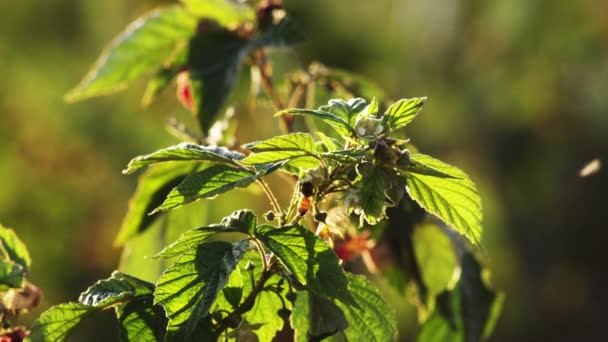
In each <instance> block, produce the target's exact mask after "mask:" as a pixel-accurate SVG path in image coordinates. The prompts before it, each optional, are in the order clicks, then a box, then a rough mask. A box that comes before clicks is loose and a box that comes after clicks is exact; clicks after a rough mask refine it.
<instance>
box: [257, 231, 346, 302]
mask: <svg viewBox="0 0 608 342" xmlns="http://www.w3.org/2000/svg"><path fill="white" fill-rule="evenodd" d="M255 236H256V237H257V238H258V239H260V241H262V243H263V244H264V245H265V246H266V247H268V249H269V250H270V251H271V252H273V253H274V254H275V255H276V256H277V257H278V258H279V260H281V262H282V263H283V264H285V266H286V267H287V269H289V271H291V272H292V273H293V274H294V276H295V277H296V278H297V279H298V281H300V282H301V283H302V284H304V285H308V287H309V288H310V289H311V290H312V291H314V292H315V293H317V294H319V295H321V296H325V297H329V298H338V297H346V296H347V293H346V285H347V281H346V277H345V276H344V271H343V270H342V268H341V267H340V265H339V260H338V257H337V256H336V254H335V253H334V251H333V250H332V249H331V248H330V247H329V246H328V245H327V244H326V243H325V242H323V240H321V239H319V237H317V236H316V235H315V234H313V233H312V232H311V231H309V230H307V229H305V228H304V227H301V226H297V225H294V226H287V227H283V228H275V227H271V226H260V227H258V229H257V230H256V232H255Z"/></svg>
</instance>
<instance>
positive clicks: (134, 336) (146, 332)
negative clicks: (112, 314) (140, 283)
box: [116, 295, 167, 342]
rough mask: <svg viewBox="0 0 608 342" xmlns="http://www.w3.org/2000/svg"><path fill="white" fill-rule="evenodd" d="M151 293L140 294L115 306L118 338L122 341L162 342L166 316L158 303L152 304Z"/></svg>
mask: <svg viewBox="0 0 608 342" xmlns="http://www.w3.org/2000/svg"><path fill="white" fill-rule="evenodd" d="M153 301H154V297H153V296H151V295H148V296H141V297H139V298H135V299H134V300H132V301H130V302H128V303H127V304H124V305H121V306H118V307H116V317H117V318H118V323H120V340H121V341H124V342H140V341H141V342H162V341H163V340H164V338H165V333H166V332H165V327H166V326H167V318H166V317H165V310H163V308H162V307H161V306H160V305H154V304H153Z"/></svg>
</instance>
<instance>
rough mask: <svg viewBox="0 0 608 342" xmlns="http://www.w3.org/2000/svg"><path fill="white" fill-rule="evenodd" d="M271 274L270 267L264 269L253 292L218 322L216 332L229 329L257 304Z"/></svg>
mask: <svg viewBox="0 0 608 342" xmlns="http://www.w3.org/2000/svg"><path fill="white" fill-rule="evenodd" d="M264 260H265V259H264ZM271 275H272V272H271V271H270V270H269V269H264V271H262V274H261V275H260V279H258V282H257V283H256V284H255V286H254V287H253V288H252V289H251V292H249V295H247V298H245V300H244V301H243V303H241V305H239V306H238V307H237V308H236V309H235V310H234V311H233V312H232V313H231V314H229V315H228V316H226V317H225V318H223V319H222V320H221V321H219V322H218V327H217V330H216V333H217V334H218V335H219V334H221V333H222V332H223V331H224V330H226V329H228V328H229V327H230V324H232V322H233V321H234V320H235V319H240V317H241V316H242V315H243V314H244V313H246V312H247V311H249V310H251V309H252V308H253V305H254V304H255V298H256V297H257V296H258V294H259V293H260V292H262V290H263V289H264V285H265V284H266V281H267V280H268V279H269V278H270V276H271Z"/></svg>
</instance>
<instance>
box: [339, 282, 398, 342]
mask: <svg viewBox="0 0 608 342" xmlns="http://www.w3.org/2000/svg"><path fill="white" fill-rule="evenodd" d="M346 276H347V278H348V291H349V292H350V294H351V295H352V298H353V302H352V303H350V302H349V303H342V302H340V301H338V302H337V304H338V306H339V307H340V308H341V309H342V311H343V312H344V315H345V316H346V319H347V320H348V328H346V329H345V330H344V331H343V332H342V333H343V334H344V336H345V337H346V340H347V341H350V342H368V341H374V342H382V341H394V340H396V337H397V317H396V315H395V310H394V309H393V308H392V307H391V306H390V305H389V304H388V303H387V302H386V300H384V298H382V296H380V292H379V290H378V289H377V288H376V287H375V286H374V285H372V284H371V283H370V282H369V281H368V280H367V279H366V278H365V277H363V276H356V275H353V274H349V273H347V274H346Z"/></svg>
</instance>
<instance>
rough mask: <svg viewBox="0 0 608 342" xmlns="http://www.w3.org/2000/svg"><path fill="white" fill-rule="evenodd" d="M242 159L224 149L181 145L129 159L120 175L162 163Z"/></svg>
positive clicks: (221, 161)
mask: <svg viewBox="0 0 608 342" xmlns="http://www.w3.org/2000/svg"><path fill="white" fill-rule="evenodd" d="M244 157H245V156H244V155H243V154H242V153H239V152H236V151H231V150H229V149H227V148H225V147H217V146H201V145H197V144H192V143H181V144H178V145H175V146H171V147H167V148H164V149H162V150H158V151H155V152H152V153H150V154H147V155H144V156H139V157H135V158H133V159H131V161H130V162H129V165H128V166H127V168H126V169H125V170H123V172H122V173H127V174H128V173H133V172H135V171H137V170H139V169H141V168H143V167H146V166H148V165H151V164H156V163H162V162H174V161H187V162H192V161H210V162H218V163H228V164H233V163H234V160H240V159H243V158H244Z"/></svg>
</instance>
